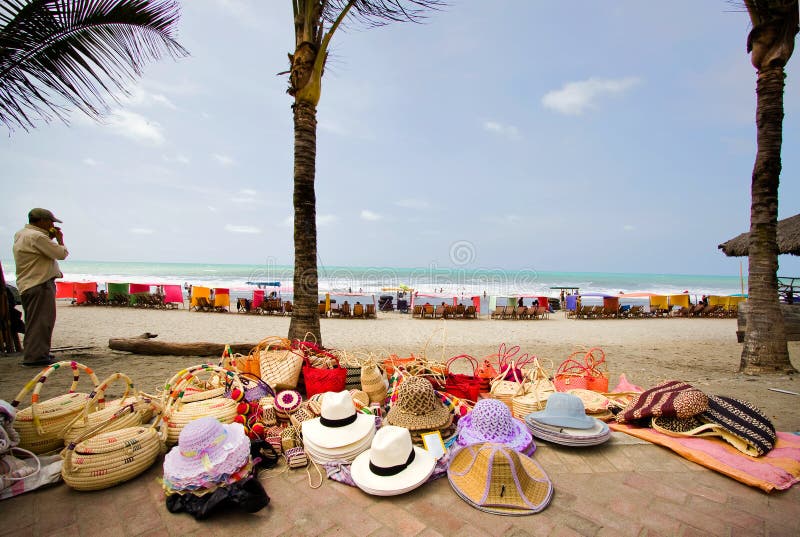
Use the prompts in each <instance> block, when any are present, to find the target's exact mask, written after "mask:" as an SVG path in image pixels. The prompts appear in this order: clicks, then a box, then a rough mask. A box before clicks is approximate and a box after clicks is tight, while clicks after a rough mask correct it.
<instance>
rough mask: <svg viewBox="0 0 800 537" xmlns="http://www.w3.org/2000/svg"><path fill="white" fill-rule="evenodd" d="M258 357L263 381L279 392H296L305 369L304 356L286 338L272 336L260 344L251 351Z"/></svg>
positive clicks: (251, 354)
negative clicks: (301, 372)
mask: <svg viewBox="0 0 800 537" xmlns="http://www.w3.org/2000/svg"><path fill="white" fill-rule="evenodd" d="M250 356H258V360H259V365H260V369H261V380H263V381H264V382H266V383H267V384H269V385H270V386H272V389H274V390H275V391H276V392H277V391H278V390H294V389H295V388H297V381H298V380H299V379H300V371H301V370H302V369H303V354H302V352H301V351H295V350H293V349H292V345H291V342H290V341H289V340H288V339H286V338H280V337H277V336H270V337H268V338H266V339H263V340H261V341H259V342H258V345H256V346H255V347H253V350H251V351H250Z"/></svg>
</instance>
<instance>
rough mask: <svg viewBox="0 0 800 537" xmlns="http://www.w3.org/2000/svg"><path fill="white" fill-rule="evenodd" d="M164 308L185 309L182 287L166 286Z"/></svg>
mask: <svg viewBox="0 0 800 537" xmlns="http://www.w3.org/2000/svg"><path fill="white" fill-rule="evenodd" d="M164 306H165V307H167V308H172V309H175V308H177V307H178V306H180V307H183V290H182V289H181V286H180V285H165V286H164Z"/></svg>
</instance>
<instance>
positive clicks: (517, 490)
mask: <svg viewBox="0 0 800 537" xmlns="http://www.w3.org/2000/svg"><path fill="white" fill-rule="evenodd" d="M551 397H552V396H551ZM501 404H503V403H501ZM447 478H448V479H449V480H450V486H452V487H453V490H455V491H456V493H457V494H458V495H459V496H460V497H461V499H462V500H464V501H465V502H467V503H468V504H469V505H471V506H472V507H474V508H476V509H479V510H481V511H486V512H487V513H493V514H497V515H532V514H534V513H538V512H540V511H542V510H543V509H544V508H545V507H547V506H548V505H549V504H550V500H551V499H552V497H553V484H552V482H551V481H550V478H548V477H547V474H546V473H545V472H544V470H543V469H542V467H541V466H539V464H538V463H537V462H536V461H534V460H533V459H531V458H530V457H528V456H527V455H523V454H522V453H519V452H517V451H515V450H513V449H511V448H509V447H507V446H504V445H502V444H493V443H483V444H473V445H470V446H466V447H464V448H461V449H459V450H458V451H456V452H455V453H454V454H453V456H452V458H451V459H450V464H449V466H448V468H447Z"/></svg>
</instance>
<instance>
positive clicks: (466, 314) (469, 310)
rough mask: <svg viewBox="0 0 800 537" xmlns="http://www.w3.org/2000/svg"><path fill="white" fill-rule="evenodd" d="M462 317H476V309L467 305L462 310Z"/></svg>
mask: <svg viewBox="0 0 800 537" xmlns="http://www.w3.org/2000/svg"><path fill="white" fill-rule="evenodd" d="M464 318H465V319H477V318H478V310H476V309H475V306H467V308H466V309H465V310H464Z"/></svg>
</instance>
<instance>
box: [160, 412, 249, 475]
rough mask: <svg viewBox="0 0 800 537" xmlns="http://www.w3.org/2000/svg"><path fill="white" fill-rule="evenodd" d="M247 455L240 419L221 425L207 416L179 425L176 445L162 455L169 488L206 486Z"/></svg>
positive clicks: (237, 466) (231, 471) (242, 462)
mask: <svg viewBox="0 0 800 537" xmlns="http://www.w3.org/2000/svg"><path fill="white" fill-rule="evenodd" d="M249 459H250V440H249V439H248V438H247V435H246V434H245V432H244V427H243V426H242V425H241V424H240V423H230V424H226V425H223V424H222V423H220V422H219V421H218V420H217V419H216V418H214V417H211V416H207V417H203V418H199V419H196V420H194V421H192V422H190V423H189V424H187V425H186V427H184V428H183V430H182V431H181V434H180V436H179V438H178V445H177V446H175V447H173V448H172V449H171V450H170V451H169V453H167V455H166V457H164V481H165V483H166V484H168V485H169V487H170V488H172V489H175V490H182V489H186V488H189V487H192V488H197V487H200V488H207V487H208V486H210V485H213V484H216V483H219V482H220V481H223V480H225V479H227V478H228V476H229V475H230V474H234V473H236V471H237V470H239V469H240V468H242V467H243V466H245V465H246V464H247V463H248V462H249Z"/></svg>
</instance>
